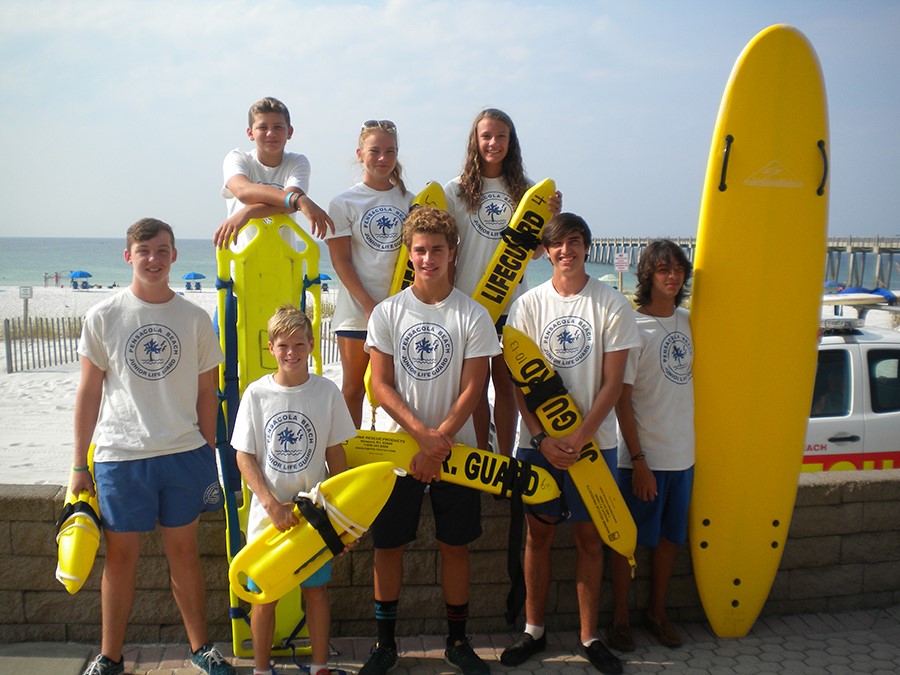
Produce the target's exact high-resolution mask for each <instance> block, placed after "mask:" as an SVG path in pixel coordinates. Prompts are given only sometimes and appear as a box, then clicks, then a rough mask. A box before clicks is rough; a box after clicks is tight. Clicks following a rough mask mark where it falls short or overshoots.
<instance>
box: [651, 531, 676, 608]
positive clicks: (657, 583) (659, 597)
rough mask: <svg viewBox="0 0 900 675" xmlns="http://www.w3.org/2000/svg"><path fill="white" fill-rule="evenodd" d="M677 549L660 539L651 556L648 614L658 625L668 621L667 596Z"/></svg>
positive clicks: (667, 541)
mask: <svg viewBox="0 0 900 675" xmlns="http://www.w3.org/2000/svg"><path fill="white" fill-rule="evenodd" d="M676 551H677V547H676V546H675V544H673V543H672V542H671V541H669V540H668V539H663V538H660V540H659V544H658V545H657V547H656V548H655V549H653V552H652V554H651V565H652V569H651V572H650V574H651V577H650V602H649V605H648V607H647V614H648V615H649V616H650V618H651V619H653V620H654V621H655V622H657V623H663V622H665V620H666V594H667V593H668V591H669V580H670V579H671V578H672V568H673V567H674V566H675V553H676Z"/></svg>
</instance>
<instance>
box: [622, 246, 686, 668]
mask: <svg viewBox="0 0 900 675" xmlns="http://www.w3.org/2000/svg"><path fill="white" fill-rule="evenodd" d="M691 271H692V267H691V263H690V261H689V260H688V259H687V256H686V255H685V254H684V251H683V250H682V249H681V247H680V246H678V245H677V244H676V243H674V242H672V241H669V240H666V239H664V240H657V241H653V242H651V243H650V244H649V245H648V246H647V248H645V249H644V252H643V253H642V254H641V259H640V261H639V262H638V269H637V277H638V285H637V294H636V295H637V297H636V301H637V305H638V309H637V310H636V312H635V317H636V318H637V324H638V329H639V330H640V335H641V345H640V347H637V348H636V349H632V350H631V351H630V352H629V353H628V365H627V366H626V369H625V385H624V387H623V388H622V396H621V397H620V398H619V402H618V404H617V405H616V415H617V416H618V418H619V489H620V490H621V491H622V497H623V498H624V499H625V503H626V504H628V509H629V510H630V511H631V515H632V517H633V518H634V522H635V524H636V525H637V532H638V540H637V541H638V544H640V545H641V546H647V547H649V548H650V549H651V555H650V560H651V574H650V599H649V602H648V607H647V612H646V613H645V614H644V616H643V621H642V623H643V625H644V628H646V629H647V631H648V632H649V633H650V634H651V635H653V636H654V637H655V638H656V639H657V641H659V643H660V644H662V645H664V646H666V647H679V646H681V637H680V636H679V635H678V631H676V630H675V627H674V626H672V624H671V623H670V622H669V620H668V618H667V617H666V592H667V590H668V587H669V579H670V578H671V577H672V567H673V565H674V563H675V553H676V547H677V546H679V545H681V544H684V543H685V542H686V541H687V517H688V506H689V504H690V501H691V489H692V487H693V483H694V382H693V376H692V366H693V363H694V346H693V341H692V339H691V323H690V315H689V314H688V312H687V310H685V309H681V308H680V307H679V305H680V304H681V301H682V300H683V299H684V297H685V295H686V292H685V284H686V283H687V281H688V279H690V278H691ZM611 563H612V573H613V574H612V576H613V592H614V594H615V611H614V615H613V622H612V624H610V626H609V628H608V629H607V630H608V632H607V641H608V642H609V645H610V647H612V648H613V649H617V650H619V651H621V652H629V651H633V650H634V638H633V637H632V635H631V628H630V626H629V620H628V591H629V589H630V587H631V571H630V570H629V568H628V561H627V560H626V559H625V558H623V557H622V556H621V555H618V554H616V553H613V554H612V559H611Z"/></svg>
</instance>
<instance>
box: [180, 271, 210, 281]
mask: <svg viewBox="0 0 900 675" xmlns="http://www.w3.org/2000/svg"><path fill="white" fill-rule="evenodd" d="M181 278H182V279H187V280H189V281H193V280H195V279H205V278H206V275H205V274H200V272H188V273H187V274H183V275H182V276H181Z"/></svg>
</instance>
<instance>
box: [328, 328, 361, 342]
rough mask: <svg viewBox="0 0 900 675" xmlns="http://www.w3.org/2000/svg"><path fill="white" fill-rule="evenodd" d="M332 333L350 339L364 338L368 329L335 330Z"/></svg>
mask: <svg viewBox="0 0 900 675" xmlns="http://www.w3.org/2000/svg"><path fill="white" fill-rule="evenodd" d="M334 334H335V335H337V336H338V337H342V338H348V339H350V340H365V339H366V336H367V335H368V331H364V330H336V331H334Z"/></svg>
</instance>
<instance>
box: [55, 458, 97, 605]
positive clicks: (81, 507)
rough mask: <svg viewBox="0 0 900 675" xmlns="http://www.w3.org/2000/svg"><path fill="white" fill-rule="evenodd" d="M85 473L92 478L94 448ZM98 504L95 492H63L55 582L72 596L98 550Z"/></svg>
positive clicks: (92, 565) (89, 569) (57, 538)
mask: <svg viewBox="0 0 900 675" xmlns="http://www.w3.org/2000/svg"><path fill="white" fill-rule="evenodd" d="M87 465H88V471H89V472H90V474H91V476H93V475H94V446H93V445H92V446H91V447H90V448H89V449H88V456H87ZM100 529H101V526H100V504H99V502H98V500H97V493H96V491H95V492H94V494H93V495H92V494H91V493H89V492H88V491H87V490H84V491H82V492H81V494H79V495H77V496H76V495H74V494H72V490H71V489H69V490H67V491H66V502H65V504H64V505H63V511H62V514H61V515H60V518H59V522H58V523H57V527H56V531H57V534H56V548H57V559H58V563H57V565H56V579H57V581H59V583H61V584H62V585H63V586H65V587H66V590H67V591H68V592H69V593H70V594H72V595H75V594H76V593H77V592H78V591H80V590H81V587H82V586H84V582H85V581H87V578H88V576H89V575H90V573H91V569H92V568H93V567H94V559H95V558H96V557H97V549H98V548H99V547H100Z"/></svg>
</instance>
